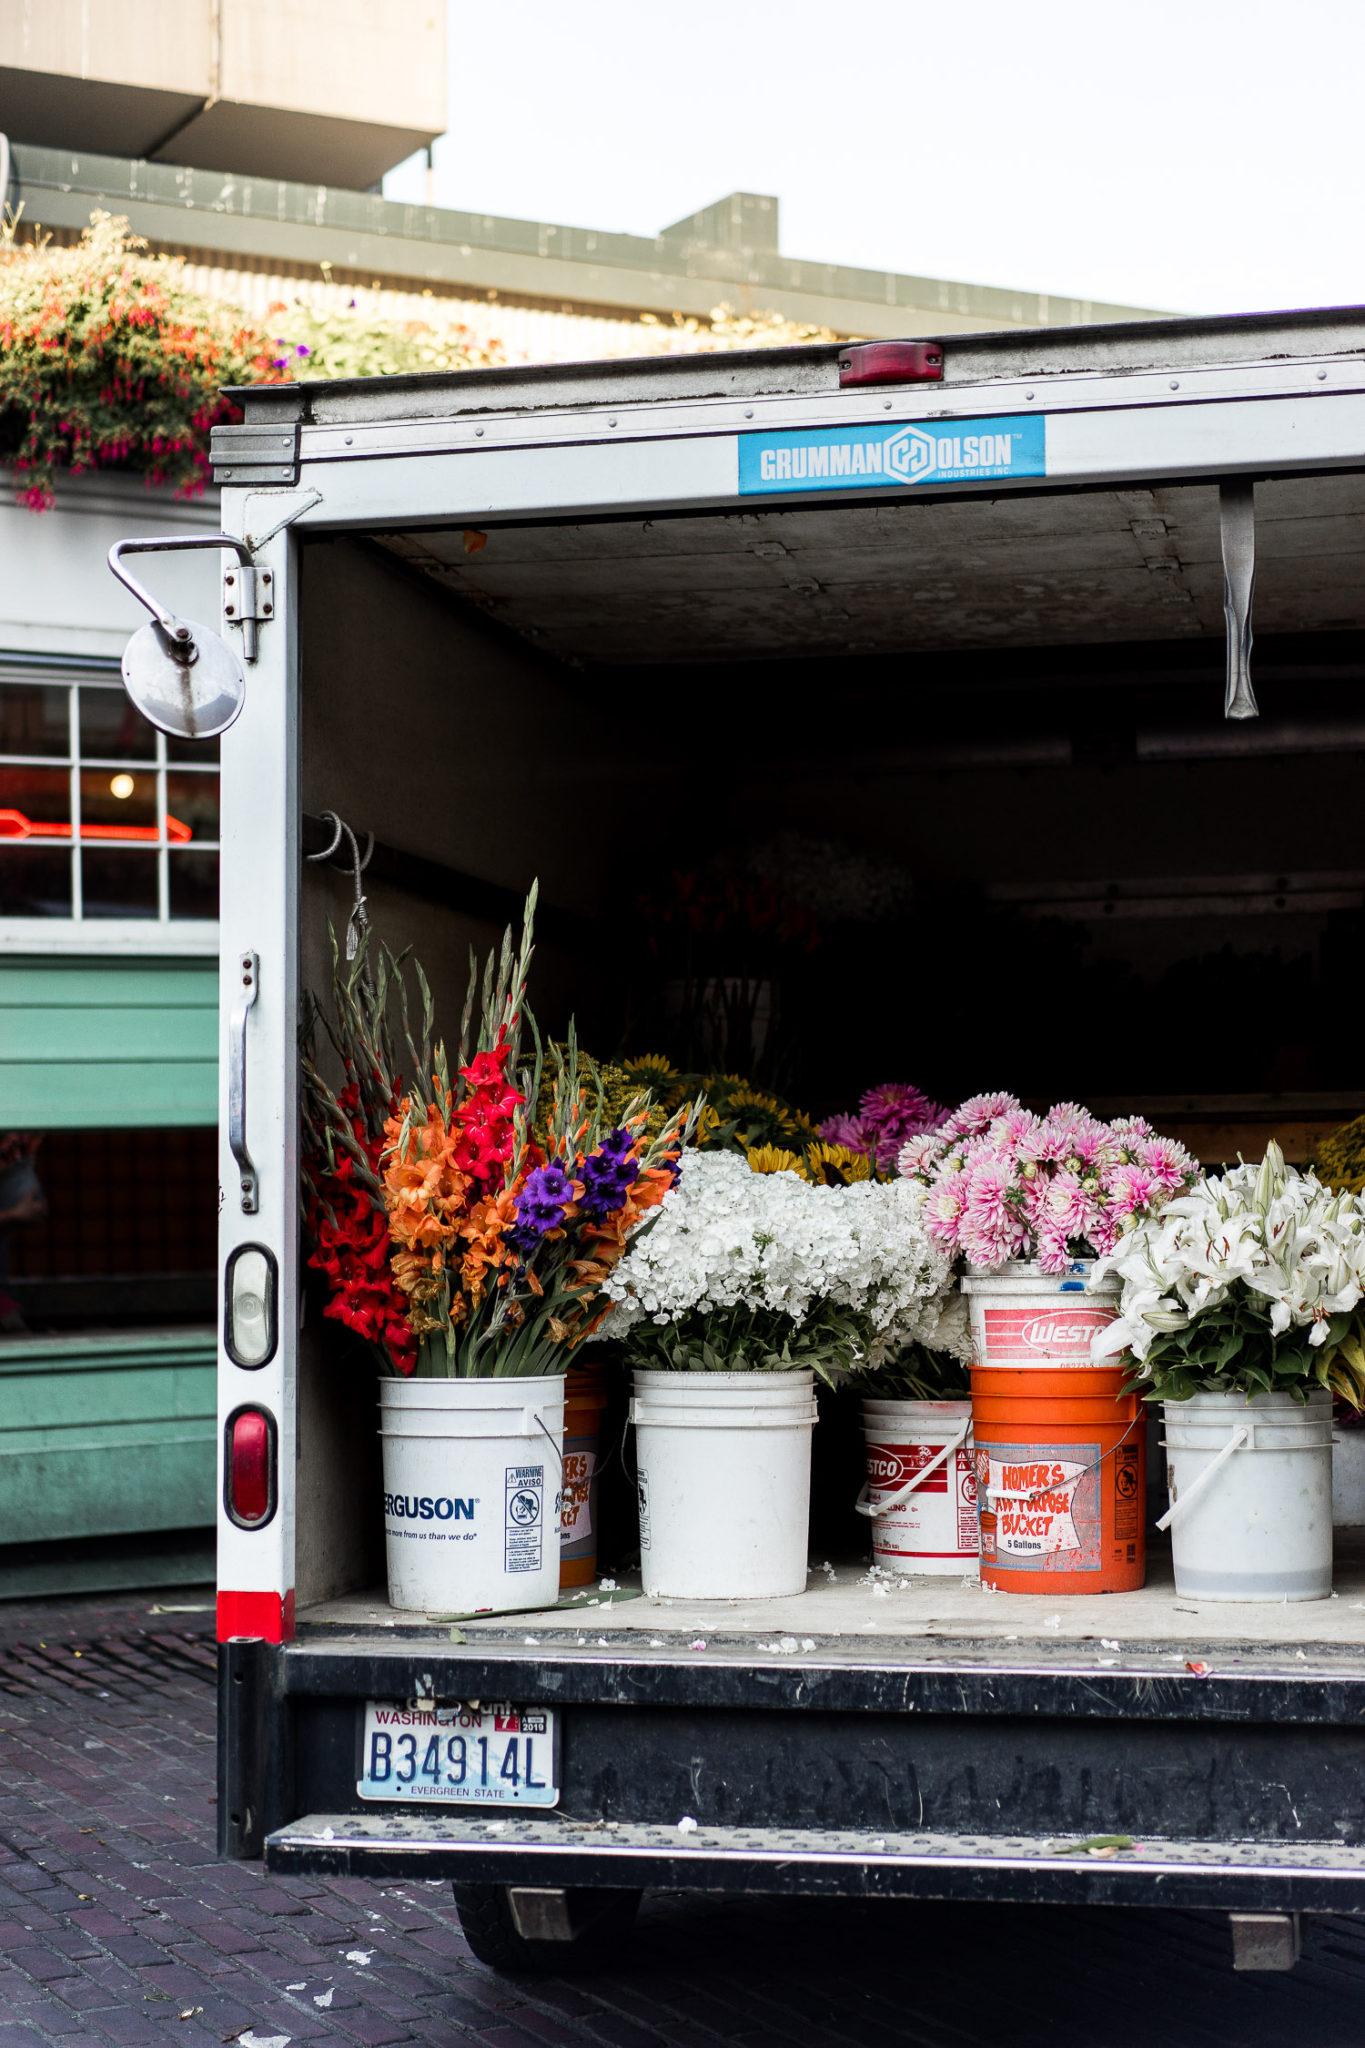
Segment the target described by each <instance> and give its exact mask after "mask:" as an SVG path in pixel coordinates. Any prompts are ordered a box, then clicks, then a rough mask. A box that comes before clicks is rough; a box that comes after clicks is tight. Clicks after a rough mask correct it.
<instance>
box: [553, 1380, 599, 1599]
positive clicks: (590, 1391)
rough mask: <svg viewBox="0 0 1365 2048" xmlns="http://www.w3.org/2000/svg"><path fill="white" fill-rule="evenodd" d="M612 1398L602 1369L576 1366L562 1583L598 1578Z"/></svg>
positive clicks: (567, 1414)
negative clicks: (601, 1475)
mask: <svg viewBox="0 0 1365 2048" xmlns="http://www.w3.org/2000/svg"><path fill="white" fill-rule="evenodd" d="M606 1405H607V1396H606V1392H605V1389H604V1387H603V1384H602V1368H601V1367H600V1366H597V1365H571V1366H570V1367H569V1370H568V1372H567V1373H566V1375H565V1378H564V1504H563V1508H562V1510H561V1512H560V1519H559V1583H560V1585H561V1586H588V1585H591V1584H592V1581H593V1580H594V1579H595V1578H596V1577H597V1468H598V1462H599V1459H600V1457H601V1434H602V1414H603V1411H604V1409H605V1408H606Z"/></svg>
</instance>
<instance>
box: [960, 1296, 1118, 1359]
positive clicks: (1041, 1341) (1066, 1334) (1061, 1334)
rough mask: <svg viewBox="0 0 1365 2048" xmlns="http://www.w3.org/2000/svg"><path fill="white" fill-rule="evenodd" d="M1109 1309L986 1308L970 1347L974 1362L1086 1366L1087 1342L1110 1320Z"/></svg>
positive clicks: (1072, 1307)
mask: <svg viewBox="0 0 1365 2048" xmlns="http://www.w3.org/2000/svg"><path fill="white" fill-rule="evenodd" d="M1114 1315H1115V1311H1114V1310H1113V1309H1112V1308H1092V1307H1087V1308H1080V1307H1075V1306H1073V1305H1072V1304H1071V1303H1070V1302H1064V1303H1062V1304H1061V1305H1060V1306H1059V1307H1056V1308H1046V1309H1043V1310H1041V1311H1039V1310H1038V1309H1036V1308H988V1309H985V1310H983V1312H982V1317H981V1324H982V1335H981V1338H980V1340H979V1341H978V1342H977V1343H976V1344H975V1345H974V1347H973V1348H974V1350H975V1351H976V1353H977V1359H976V1363H977V1364H978V1365H979V1366H988V1365H1045V1364H1046V1365H1051V1366H1054V1367H1055V1366H1067V1365H1089V1364H1090V1340H1091V1338H1092V1337H1094V1336H1096V1335H1097V1334H1098V1333H1099V1331H1101V1330H1105V1329H1107V1328H1108V1327H1109V1325H1110V1323H1112V1322H1113V1320H1114Z"/></svg>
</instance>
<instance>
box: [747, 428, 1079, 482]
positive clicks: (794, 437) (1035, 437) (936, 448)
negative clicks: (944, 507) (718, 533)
mask: <svg viewBox="0 0 1365 2048" xmlns="http://www.w3.org/2000/svg"><path fill="white" fill-rule="evenodd" d="M1046 474H1047V422H1046V420H1044V419H1042V418H1039V417H1034V416H1031V415H1026V416H1025V417H1024V418H1022V419H998V420H967V421H963V420H952V421H946V420H945V421H943V422H939V421H934V422H932V423H930V424H925V425H921V426H914V427H912V426H907V425H906V424H904V423H903V422H902V424H900V425H899V426H895V425H891V424H887V425H885V426H881V425H878V426H869V427H843V428H840V427H819V428H814V429H812V430H811V431H810V432H809V433H792V434H741V435H740V437H739V494H740V496H741V497H742V498H745V497H758V496H763V497H771V496H772V494H773V493H774V492H776V491H828V490H854V491H867V490H876V489H878V488H884V487H885V486H886V485H887V484H890V485H892V486H893V488H894V487H898V486H900V485H902V484H905V485H913V484H927V483H935V484H942V483H957V482H966V481H970V480H971V479H972V478H974V477H996V476H1006V477H1008V476H1046Z"/></svg>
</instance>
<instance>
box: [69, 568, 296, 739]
mask: <svg viewBox="0 0 1365 2048" xmlns="http://www.w3.org/2000/svg"><path fill="white" fill-rule="evenodd" d="M179 548H230V549H231V550H232V552H233V553H234V554H235V555H236V556H237V559H238V561H239V563H240V564H241V567H240V568H238V569H237V570H235V571H234V572H233V574H232V577H231V581H232V584H233V587H234V603H233V606H232V609H233V611H234V612H235V614H236V618H237V622H238V623H239V624H240V625H241V628H242V652H243V654H244V655H245V656H246V658H247V660H248V661H254V660H255V659H256V623H257V609H256V604H257V596H256V566H255V563H254V561H253V559H252V555H251V550H250V548H249V547H248V546H247V545H246V543H245V542H244V541H240V540H234V539H233V538H232V537H231V535H229V534H226V533H196V534H171V535H167V536H165V537H163V538H161V539H155V540H152V539H149V540H120V541H115V543H114V545H113V547H111V548H110V550H109V567H110V568H111V569H112V570H113V572H114V574H115V576H117V578H118V580H119V582H120V583H121V584H122V585H123V586H124V588H125V590H130V591H131V592H132V594H133V596H134V597H135V598H136V599H137V601H138V603H139V604H141V605H145V606H146V608H147V610H148V611H149V612H150V613H151V615H152V623H151V624H150V625H149V626H143V627H142V628H141V629H140V630H139V631H138V632H136V633H134V635H133V637H132V639H131V640H130V641H129V642H128V645H127V647H126V648H125V649H124V652H123V687H124V689H125V690H126V691H127V692H128V695H129V697H130V698H131V699H132V701H133V703H134V704H135V705H136V706H137V708H138V710H139V711H140V712H141V713H142V715H143V717H144V718H145V719H147V720H149V722H150V723H151V724H152V725H154V726H156V727H157V729H158V730H159V731H161V732H164V733H169V734H170V736H171V737H172V739H179V740H211V739H215V738H216V737H217V735H218V734H219V733H220V732H226V731H227V729H228V727H229V726H230V725H231V724H232V721H233V720H234V719H235V718H236V716H237V714H238V712H239V711H240V710H241V708H242V704H243V702H244V700H245V697H246V680H245V676H244V674H243V670H242V664H241V662H240V661H239V660H238V659H237V656H236V654H235V653H234V652H233V650H232V649H231V648H230V647H229V646H228V645H227V643H226V642H225V641H224V640H222V639H221V638H220V637H219V635H218V634H217V633H215V632H214V631H213V630H212V629H211V628H210V627H208V626H200V625H197V624H196V623H195V621H194V620H193V619H180V618H177V617H176V615H175V613H174V612H172V611H168V610H167V608H166V607H165V606H164V605H162V604H159V603H158V602H157V600H156V598H154V597H153V596H152V594H151V592H150V591H149V590H146V589H144V587H143V585H142V584H141V583H139V582H138V580H137V578H136V577H135V576H134V575H133V574H132V572H131V570H128V569H126V568H125V567H124V566H123V557H124V556H125V555H141V554H165V553H169V552H170V551H172V550H174V549H179ZM264 580H265V582H266V583H267V584H268V582H269V572H268V571H266V572H265V576H264ZM270 609H271V607H270V605H269V602H268V600H267V603H266V612H267V616H268V614H269V611H270Z"/></svg>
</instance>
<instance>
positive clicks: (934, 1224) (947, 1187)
mask: <svg viewBox="0 0 1365 2048" xmlns="http://www.w3.org/2000/svg"><path fill="white" fill-rule="evenodd" d="M966 1207H967V1176H966V1174H965V1173H964V1172H962V1170H961V1169H960V1168H959V1169H958V1171H956V1172H953V1173H945V1174H944V1175H943V1177H942V1178H941V1179H940V1180H938V1181H937V1182H936V1183H935V1184H934V1187H933V1188H932V1190H931V1191H930V1194H929V1198H928V1200H927V1201H926V1202H925V1204H924V1221H925V1224H926V1225H927V1227H928V1231H929V1235H930V1236H931V1237H933V1238H936V1239H937V1240H938V1242H939V1243H940V1244H941V1245H946V1246H948V1247H950V1248H952V1247H955V1246H956V1244H957V1238H958V1229H959V1226H960V1224H961V1222H962V1217H963V1214H964V1212H965V1210H966Z"/></svg>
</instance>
